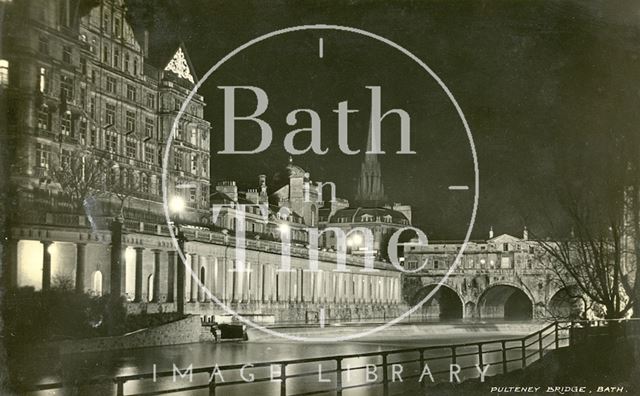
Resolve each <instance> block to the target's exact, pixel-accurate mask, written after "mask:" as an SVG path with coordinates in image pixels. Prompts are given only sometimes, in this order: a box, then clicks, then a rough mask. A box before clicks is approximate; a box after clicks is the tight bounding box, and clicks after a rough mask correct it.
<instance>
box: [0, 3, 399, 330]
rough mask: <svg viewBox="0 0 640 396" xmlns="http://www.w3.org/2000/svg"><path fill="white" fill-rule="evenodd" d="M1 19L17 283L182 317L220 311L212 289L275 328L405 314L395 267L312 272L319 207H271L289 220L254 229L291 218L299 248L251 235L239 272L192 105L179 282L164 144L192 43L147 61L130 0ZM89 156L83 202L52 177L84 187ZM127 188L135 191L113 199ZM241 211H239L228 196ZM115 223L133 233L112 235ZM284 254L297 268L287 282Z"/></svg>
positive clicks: (33, 8) (184, 87)
mask: <svg viewBox="0 0 640 396" xmlns="http://www.w3.org/2000/svg"><path fill="white" fill-rule="evenodd" d="M6 10H7V14H8V15H10V17H9V18H6V19H5V20H6V21H8V22H7V24H5V25H4V26H3V28H4V31H3V37H5V38H6V41H5V43H4V45H5V48H4V49H5V50H4V51H3V59H0V84H1V85H2V88H1V89H2V92H3V95H4V97H5V98H6V99H7V102H6V103H7V106H8V110H9V111H8V114H9V116H10V118H9V120H8V129H7V130H6V131H3V134H6V135H5V136H3V138H4V139H5V141H6V142H7V144H8V147H10V154H11V160H12V164H13V165H12V170H11V172H12V173H11V175H12V178H11V194H12V196H13V197H15V198H16V199H15V200H14V202H13V203H12V205H13V206H12V208H11V210H10V213H12V218H11V219H10V222H11V233H10V235H9V238H8V240H7V242H6V247H7V252H8V256H7V257H8V258H9V259H8V260H6V261H5V265H6V267H5V269H6V273H7V274H8V276H7V277H6V278H5V279H6V281H7V283H8V286H10V287H22V286H31V287H34V288H35V289H47V288H51V287H64V286H68V285H69V284H70V285H71V286H72V287H75V289H76V291H78V292H87V293H94V294H104V293H112V294H114V293H117V294H121V295H124V296H126V297H127V299H128V300H129V301H131V303H130V304H129V309H130V310H131V311H132V312H141V311H147V312H157V311H167V310H174V309H176V306H177V305H178V304H177V299H178V296H179V295H182V294H183V295H184V299H185V302H186V304H185V306H186V311H187V312H198V313H201V314H216V313H221V312H222V310H221V309H220V308H219V307H217V306H216V305H214V304H213V303H212V302H211V299H210V298H209V297H208V296H207V293H206V292H205V288H206V289H208V290H210V291H211V292H212V293H213V294H214V295H215V296H218V297H219V298H220V300H222V301H224V302H226V303H228V304H230V305H232V306H233V307H234V308H235V309H237V310H238V311H240V312H241V313H251V314H255V315H263V316H270V317H273V318H276V319H289V320H300V319H306V318H308V317H309V315H311V316H313V315H314V314H317V312H318V309H319V308H318V307H319V304H323V306H325V307H326V309H327V318H331V317H342V318H364V317H372V316H377V315H379V316H384V315H389V314H392V313H393V312H395V310H396V309H398V307H399V306H400V303H401V301H400V295H401V294H400V275H399V273H398V271H396V270H395V269H393V268H392V267H391V266H390V265H389V264H388V263H383V262H377V263H376V269H378V270H379V271H377V272H375V273H368V274H367V273H360V271H359V269H361V268H362V265H363V262H362V259H361V258H357V257H350V258H349V260H348V268H349V269H351V271H350V272H337V271H333V270H334V269H335V265H336V264H335V262H336V257H335V254H333V253H331V252H320V254H319V269H320V271H319V272H316V273H311V272H308V271H304V270H305V269H307V268H308V254H309V250H308V248H307V246H306V245H305V243H304V242H305V237H306V236H305V235H306V234H304V233H303V232H302V231H301V229H302V227H303V226H304V225H305V224H306V222H308V221H310V223H309V224H315V223H316V222H317V218H318V217H317V208H316V209H314V210H311V211H304V210H303V211H301V212H300V215H298V210H297V209H296V208H292V209H293V210H292V211H291V212H289V213H287V214H284V213H280V212H279V210H275V209H274V208H273V207H272V209H271V210H272V211H273V215H274V216H275V217H274V219H275V220H278V221H275V222H272V223H271V225H267V226H265V229H256V228H252V229H250V231H251V232H253V233H254V235H259V234H271V235H276V236H277V235H278V234H279V233H281V232H282V231H283V230H282V229H281V228H280V227H281V226H280V223H281V222H283V221H286V222H287V223H289V226H288V228H287V230H286V231H287V232H289V233H290V234H289V235H290V236H291V244H290V246H289V244H288V243H283V242H284V241H279V240H277V238H271V239H272V240H269V238H264V239H262V240H261V239H259V238H257V239H256V238H251V239H250V241H248V242H247V249H246V250H247V252H246V256H245V258H244V260H245V261H244V262H243V263H241V262H240V257H236V255H235V254H236V249H234V246H235V244H236V240H235V238H234V236H233V233H229V232H228V231H226V230H229V229H233V225H232V224H231V223H229V224H217V223H216V222H215V221H214V222H212V219H211V207H210V204H211V203H212V202H211V201H210V199H213V203H215V202H218V201H216V200H220V201H221V202H224V200H225V199H227V198H229V197H228V195H226V193H228V192H229V190H233V189H232V187H233V186H232V185H231V184H229V185H227V186H224V185H222V186H220V187H221V188H219V189H217V190H215V191H210V189H209V183H210V174H209V169H210V164H209V155H210V152H209V150H210V135H209V134H210V125H209V123H208V122H207V121H205V120H204V118H203V117H204V106H205V103H204V98H203V97H201V96H200V95H197V94H196V95H195V96H194V97H193V99H192V100H191V102H190V103H188V104H187V105H186V110H185V112H184V114H183V115H182V116H181V118H180V120H179V123H178V125H177V129H176V130H175V134H174V139H175V140H174V142H173V146H172V148H171V154H170V157H169V164H168V169H169V180H168V186H167V188H168V194H169V196H171V197H175V196H181V197H182V198H183V200H184V202H185V203H186V209H185V211H184V212H183V213H182V214H181V215H180V218H179V221H180V224H181V226H182V229H183V230H184V234H185V237H186V240H187V242H186V243H185V251H186V259H187V264H188V266H189V268H191V269H192V271H193V277H192V276H191V273H189V272H187V276H186V279H185V280H184V282H183V283H181V282H179V274H178V270H177V268H178V267H177V265H180V264H179V262H178V258H177V254H176V249H175V245H174V244H173V242H172V240H171V238H170V236H169V229H168V228H167V223H166V220H165V218H164V215H163V211H162V198H161V193H162V184H161V181H160V174H161V170H162V167H161V165H162V163H161V162H162V159H161V158H162V154H163V150H164V148H165V146H164V145H165V141H166V139H167V138H168V136H169V134H170V133H172V127H173V124H174V121H175V120H176V117H177V115H178V112H179V110H180V109H181V107H182V105H183V104H184V100H185V98H186V96H187V95H188V93H189V91H190V89H191V88H192V87H193V84H194V83H195V82H197V76H196V74H195V73H194V70H193V67H192V66H191V64H190V62H189V57H188V53H187V51H186V48H185V46H184V45H180V46H179V47H177V48H176V49H175V50H174V52H173V56H172V57H170V58H168V59H166V60H164V61H163V62H162V64H161V65H160V67H159V68H158V67H154V66H153V65H151V64H150V63H149V62H148V59H147V55H148V44H147V42H148V40H147V37H146V34H134V31H133V29H132V28H131V26H130V25H129V24H128V22H127V20H126V10H125V5H124V2H123V0H102V1H98V0H94V1H79V0H78V1H76V0H60V1H49V0H29V1H21V2H12V3H7V5H6ZM94 158H98V159H99V160H100V161H95V162H96V163H98V162H99V163H100V165H101V166H104V168H102V172H101V176H102V178H101V182H100V183H98V184H96V185H91V186H88V188H87V190H88V192H85V193H84V195H80V196H79V197H78V196H76V198H79V202H72V200H71V199H70V198H69V196H70V195H69V192H68V191H67V190H65V187H64V185H63V183H62V182H60V176H59V174H57V173H56V172H60V170H63V171H64V170H65V169H66V168H65V166H67V167H68V164H69V163H72V162H74V161H75V160H77V161H78V163H80V164H81V168H80V169H81V170H82V174H81V175H80V178H79V180H80V181H81V184H82V183H84V184H83V185H86V184H87V183H88V182H87V181H86V179H87V177H86V174H87V172H86V171H87V169H88V168H87V167H88V166H89V164H91V163H93V162H91V161H93V159H94ZM122 185H125V186H126V187H127V190H126V191H124V192H122V191H121V190H120V191H115V189H116V187H117V186H122ZM258 188H261V187H260V186H259V187H258ZM98 190H99V191H98ZM212 193H213V194H212ZM223 195H225V196H226V197H227V198H225V197H224V196H223ZM254 196H255V200H258V201H259V200H261V199H263V194H262V192H261V191H258V190H255V191H249V192H248V193H247V195H246V196H245V197H244V198H245V199H248V200H249V201H251V202H253V201H254ZM231 201H235V203H237V199H234V198H233V194H232V193H231ZM278 216H282V217H281V218H278ZM232 217H233V216H227V217H226V219H227V220H228V221H229V222H231V221H233V220H232ZM114 219H120V220H118V221H116V220H114ZM221 219H222V220H221V221H227V220H224V219H225V217H224V216H223V217H222V218H221ZM120 222H121V223H122V224H123V227H122V236H120V235H119V228H118V227H115V226H114V224H115V225H117V224H119V223H120ZM256 226H258V227H260V226H262V224H260V223H259V222H257V221H256V222H254V225H253V227H256ZM225 229H226V230H225ZM284 250H286V251H288V252H290V256H291V260H290V270H288V271H284V272H279V271H277V269H278V268H279V266H280V265H281V262H282V260H281V258H282V252H283V251H284ZM241 267H242V268H245V269H248V270H247V271H238V270H239V269H240V268H241ZM196 279H198V280H200V281H201V282H202V284H203V285H204V286H205V288H202V287H199V286H198V284H197V282H196ZM363 303H365V304H363Z"/></svg>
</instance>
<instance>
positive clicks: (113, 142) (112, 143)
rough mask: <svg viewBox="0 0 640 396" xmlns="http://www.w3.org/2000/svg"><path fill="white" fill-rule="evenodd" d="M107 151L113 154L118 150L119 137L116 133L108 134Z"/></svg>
mask: <svg viewBox="0 0 640 396" xmlns="http://www.w3.org/2000/svg"><path fill="white" fill-rule="evenodd" d="M107 150H108V151H111V152H113V153H115V152H116V151H117V150H118V137H117V136H116V135H115V133H107Z"/></svg>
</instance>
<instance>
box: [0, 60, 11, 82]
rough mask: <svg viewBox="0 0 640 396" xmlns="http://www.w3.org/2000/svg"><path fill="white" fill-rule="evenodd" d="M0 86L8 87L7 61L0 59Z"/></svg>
mask: <svg viewBox="0 0 640 396" xmlns="http://www.w3.org/2000/svg"><path fill="white" fill-rule="evenodd" d="M0 85H3V86H7V85H9V61H8V60H6V59H0Z"/></svg>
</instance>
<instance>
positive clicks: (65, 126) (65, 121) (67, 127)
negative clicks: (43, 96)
mask: <svg viewBox="0 0 640 396" xmlns="http://www.w3.org/2000/svg"><path fill="white" fill-rule="evenodd" d="M60 133H62V134H63V135H65V136H70V135H71V134H72V133H71V112H70V111H65V112H64V113H62V117H61V119H60Z"/></svg>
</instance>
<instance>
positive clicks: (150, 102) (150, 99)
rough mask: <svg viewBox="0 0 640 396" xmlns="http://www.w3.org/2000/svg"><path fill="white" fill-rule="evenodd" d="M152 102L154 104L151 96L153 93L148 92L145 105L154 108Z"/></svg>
mask: <svg viewBox="0 0 640 396" xmlns="http://www.w3.org/2000/svg"><path fill="white" fill-rule="evenodd" d="M154 104H155V100H154V98H153V94H151V93H148V94H147V107H149V108H151V109H153V108H154Z"/></svg>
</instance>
